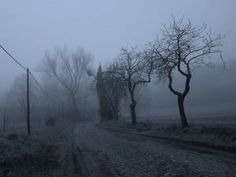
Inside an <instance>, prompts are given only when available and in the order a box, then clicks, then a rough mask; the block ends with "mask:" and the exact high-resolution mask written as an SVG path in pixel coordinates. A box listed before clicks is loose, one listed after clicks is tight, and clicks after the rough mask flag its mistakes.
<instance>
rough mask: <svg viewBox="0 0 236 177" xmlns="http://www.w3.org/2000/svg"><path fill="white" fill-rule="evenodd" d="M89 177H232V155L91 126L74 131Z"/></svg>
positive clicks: (235, 170)
mask: <svg viewBox="0 0 236 177" xmlns="http://www.w3.org/2000/svg"><path fill="white" fill-rule="evenodd" d="M75 137H76V144H77V145H78V147H79V148H80V150H81V154H82V157H83V159H84V163H85V164H86V166H87V169H88V170H87V171H88V173H89V174H90V176H97V177H99V176H101V177H108V176H109V177H113V176H114V177H118V176H124V177H159V176H160V177H162V176H165V177H167V176H175V177H176V176H179V177H200V176H201V177H204V176H207V177H209V176H211V177H234V176H236V168H235V166H236V156H235V154H231V153H226V152H220V151H214V150H209V149H203V148H194V147H192V146H188V145H183V144H178V143H176V142H166V141H163V140H153V139H150V138H146V137H141V136H137V135H128V134H122V133H117V132H111V131H108V130H105V129H103V128H99V127H97V126H96V125H94V124H83V125H80V126H78V127H77V128H76V129H75Z"/></svg>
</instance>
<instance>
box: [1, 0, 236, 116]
mask: <svg viewBox="0 0 236 177" xmlns="http://www.w3.org/2000/svg"><path fill="white" fill-rule="evenodd" d="M180 2H181V3H180ZM235 9H236V2H235V1H234V0H226V1H224V3H222V0H200V1H189V0H181V1H174V0H148V1H144V0H128V1H127V0H119V1H115V0H100V1H99V3H98V2H97V1H95V0H93V1H91V0H88V1H78V0H70V1H65V0H61V1H56V0H41V1H30V0H22V1H2V2H1V6H0V23H1V28H0V42H1V44H2V45H3V46H4V47H5V48H7V49H8V50H9V51H10V52H11V54H12V55H13V56H15V57H16V58H17V59H18V60H19V61H20V62H21V63H22V64H24V65H25V66H27V67H30V68H31V70H32V72H35V73H36V75H37V72H38V70H39V65H40V64H41V60H42V58H43V57H44V53H45V51H46V50H49V51H50V50H53V49H54V48H55V47H61V46H64V45H66V46H67V47H68V48H70V49H76V48H77V47H79V46H82V47H83V48H85V50H86V51H88V52H90V53H91V54H92V55H93V56H94V61H93V62H94V68H95V69H96V68H97V66H98V64H99V63H101V64H102V65H106V64H107V63H109V61H111V60H112V59H113V58H115V57H116V56H117V55H118V54H119V50H120V48H121V47H122V46H131V45H132V46H136V45H137V46H140V47H142V46H143V45H145V43H147V42H148V41H151V40H152V39H153V38H154V37H155V36H156V35H158V33H159V32H160V28H161V26H162V24H168V23H169V22H170V21H171V20H172V18H171V17H172V16H175V17H182V16H184V17H185V18H186V19H190V20H191V21H192V23H193V24H196V25H201V24H207V25H208V26H209V27H210V28H212V29H213V31H215V32H217V33H221V34H227V36H226V38H225V39H224V46H223V51H224V53H223V56H224V59H225V61H226V64H227V68H226V71H224V72H223V70H222V68H221V67H220V66H217V69H215V70H214V69H212V70H211V69H210V70H209V69H205V70H204V69H202V70H203V71H204V72H203V73H199V72H197V71H196V72H195V73H194V77H193V80H192V86H191V91H190V94H189V96H188V97H187V102H188V103H189V104H187V105H188V107H194V109H193V110H192V109H188V108H186V111H187V112H188V111H193V113H196V114H198V113H200V112H201V111H202V112H204V113H207V112H208V113H212V112H214V111H215V110H216V112H221V113H224V112H225V113H233V112H235V105H236V94H235V93H234V91H235V89H236V81H235V74H236V73H235V69H236V62H235V56H236V55H235V46H236V40H235V39H236V31H235V30H234V29H235V28H236V21H234V20H232V19H234V17H235V15H236V12H235ZM0 58H1V65H0V91H1V94H2V95H3V96H4V95H6V90H7V89H9V88H10V86H11V85H12V83H13V80H14V79H15V77H16V76H17V75H19V74H21V73H23V72H22V69H21V68H19V67H18V66H17V65H15V64H14V63H13V62H12V61H11V60H10V59H9V58H8V56H7V55H6V54H5V53H4V52H3V51H0ZM219 64H220V63H219ZM147 88H148V89H149V95H146V96H143V95H142V94H141V93H140V96H139V99H140V100H142V101H141V102H140V103H138V110H139V111H141V112H143V110H144V111H145V113H146V112H148V113H150V115H155V114H156V113H157V112H158V113H159V114H161V113H162V112H161V111H160V110H158V111H157V109H156V108H157V106H158V107H159V108H160V109H162V108H163V109H164V110H165V109H166V108H170V107H171V108H172V107H173V108H174V111H176V112H177V109H176V100H175V96H174V95H172V93H170V91H169V90H168V89H166V88H167V86H166V83H163V82H160V83H156V82H155V81H154V82H153V83H152V84H151V85H149V86H146V87H145V88H144V89H147ZM153 95H156V96H155V97H154V96H153ZM147 102H151V103H153V104H152V106H151V108H149V109H150V110H147V108H145V104H146V103H147ZM212 107H213V108H214V109H213V110H212ZM215 108H217V109H215ZM218 108H219V109H218ZM199 110H200V111H199ZM174 111H173V112H174ZM173 112H172V114H173Z"/></svg>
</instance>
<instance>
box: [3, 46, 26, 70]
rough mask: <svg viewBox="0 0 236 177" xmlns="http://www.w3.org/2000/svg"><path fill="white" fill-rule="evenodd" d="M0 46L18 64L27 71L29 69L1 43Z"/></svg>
mask: <svg viewBox="0 0 236 177" xmlns="http://www.w3.org/2000/svg"><path fill="white" fill-rule="evenodd" d="M0 48H1V49H2V50H3V51H4V52H5V53H6V54H7V55H8V56H9V57H10V58H11V59H12V60H14V62H15V63H16V64H18V65H19V66H20V67H21V68H23V69H24V70H25V71H27V69H26V67H25V66H24V65H22V64H21V63H20V62H19V61H18V60H17V59H15V58H14V57H13V56H12V55H11V54H10V53H9V52H8V51H7V50H6V49H5V48H4V47H3V46H2V45H1V44H0Z"/></svg>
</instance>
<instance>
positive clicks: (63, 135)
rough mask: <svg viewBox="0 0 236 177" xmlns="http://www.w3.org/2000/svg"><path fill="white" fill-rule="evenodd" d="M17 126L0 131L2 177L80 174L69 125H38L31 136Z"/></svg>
mask: <svg viewBox="0 0 236 177" xmlns="http://www.w3.org/2000/svg"><path fill="white" fill-rule="evenodd" d="M22 128H24V127H22ZM18 129H20V130H19V131H18V132H15V133H5V134H1V135H0V176H1V177H54V176H55V177H65V176H66V177H67V176H68V177H73V176H79V170H78V168H79V167H78V164H77V163H76V159H75V158H74V157H75V154H74V147H73V136H72V131H71V129H69V127H65V126H57V127H45V126H42V127H40V126H38V128H37V129H32V130H33V133H32V136H31V137H28V136H25V135H22V134H21V133H20V132H21V128H20V127H18Z"/></svg>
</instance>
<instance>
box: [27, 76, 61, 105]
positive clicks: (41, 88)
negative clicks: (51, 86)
mask: <svg viewBox="0 0 236 177" xmlns="http://www.w3.org/2000/svg"><path fill="white" fill-rule="evenodd" d="M30 75H31V76H32V78H33V80H34V82H35V83H36V84H37V85H38V87H39V88H40V90H41V92H42V93H44V94H45V95H46V96H47V97H48V98H49V99H50V100H51V101H52V102H53V103H56V101H54V99H52V97H50V96H49V94H48V93H47V92H46V91H45V90H44V89H43V87H42V86H41V85H40V83H39V82H38V80H37V79H36V78H35V76H34V75H33V74H32V73H31V72H30Z"/></svg>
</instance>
